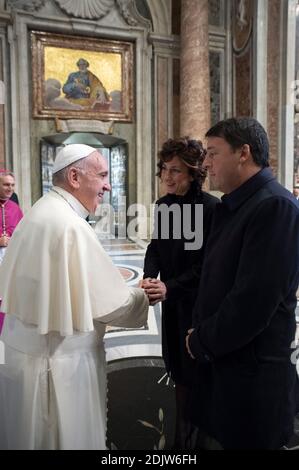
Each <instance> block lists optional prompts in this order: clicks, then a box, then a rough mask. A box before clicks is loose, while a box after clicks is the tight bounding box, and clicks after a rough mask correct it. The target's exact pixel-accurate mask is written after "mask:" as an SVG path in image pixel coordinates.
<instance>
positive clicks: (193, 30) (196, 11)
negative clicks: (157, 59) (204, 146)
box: [180, 0, 210, 140]
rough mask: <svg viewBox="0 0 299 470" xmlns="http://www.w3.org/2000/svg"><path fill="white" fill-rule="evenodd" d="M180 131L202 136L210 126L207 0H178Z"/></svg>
mask: <svg viewBox="0 0 299 470" xmlns="http://www.w3.org/2000/svg"><path fill="white" fill-rule="evenodd" d="M180 82H181V89H180V134H181V136H183V135H189V136H190V137H193V138H196V139H201V140H202V139H203V138H204V135H205V133H206V132H207V130H208V129H209V127H210V77H209V5H208V0H182V3H181V72H180Z"/></svg>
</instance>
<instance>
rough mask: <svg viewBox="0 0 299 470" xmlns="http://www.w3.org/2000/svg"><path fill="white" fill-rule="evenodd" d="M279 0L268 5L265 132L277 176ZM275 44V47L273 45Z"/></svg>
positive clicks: (271, 163)
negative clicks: (266, 132)
mask: <svg viewBox="0 0 299 470" xmlns="http://www.w3.org/2000/svg"><path fill="white" fill-rule="evenodd" d="M281 14H282V13H281V2H280V0H271V1H270V2H269V3H268V48H267V55H268V63H267V95H268V96H267V131H268V136H269V141H270V165H271V167H272V168H273V170H274V173H275V174H277V170H278V156H279V155H278V154H279V144H280V139H279V133H280V127H279V120H280V101H279V95H280V53H281V51H280V40H281V38H280V20H281ZM274 44H276V45H277V46H276V47H273V45H274Z"/></svg>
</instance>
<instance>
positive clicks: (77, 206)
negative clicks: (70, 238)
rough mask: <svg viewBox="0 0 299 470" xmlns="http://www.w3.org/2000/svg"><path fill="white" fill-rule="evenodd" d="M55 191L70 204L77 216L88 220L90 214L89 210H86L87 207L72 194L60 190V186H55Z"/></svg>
mask: <svg viewBox="0 0 299 470" xmlns="http://www.w3.org/2000/svg"><path fill="white" fill-rule="evenodd" d="M53 191H55V192H56V193H58V194H60V196H62V197H63V198H64V199H65V200H66V201H67V202H68V203H69V205H70V206H71V207H72V209H74V211H75V212H76V214H78V215H79V216H80V217H82V218H83V219H86V217H87V216H88V214H89V212H88V210H87V209H85V207H84V206H83V205H82V204H81V202H80V201H79V200H78V199H77V198H75V197H74V196H73V195H72V194H71V193H69V192H68V191H66V190H65V189H62V188H60V187H59V186H53Z"/></svg>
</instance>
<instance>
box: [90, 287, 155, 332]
mask: <svg viewBox="0 0 299 470" xmlns="http://www.w3.org/2000/svg"><path fill="white" fill-rule="evenodd" d="M148 306H149V302H148V298H147V296H146V295H145V293H144V290H143V289H139V288H137V287H131V288H130V294H129V297H128V299H127V301H126V302H125V303H124V305H122V306H121V307H119V308H118V309H116V310H114V311H113V312H111V313H108V314H107V315H102V316H101V317H100V318H94V321H99V322H101V323H106V324H108V325H111V326H122V327H125V328H140V327H141V326H143V325H145V323H146V321H147V314H148Z"/></svg>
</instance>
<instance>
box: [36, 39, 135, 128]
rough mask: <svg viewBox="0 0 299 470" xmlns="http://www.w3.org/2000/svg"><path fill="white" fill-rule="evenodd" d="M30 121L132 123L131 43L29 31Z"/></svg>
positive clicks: (132, 51)
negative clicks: (33, 118)
mask: <svg viewBox="0 0 299 470" xmlns="http://www.w3.org/2000/svg"><path fill="white" fill-rule="evenodd" d="M31 51H32V80H33V116H34V117H35V118H41V119H43V118H44V119H46V118H51V117H52V118H53V117H54V118H55V117H60V118H64V119H68V118H72V119H74V118H75V119H76V118H77V119H99V120H102V121H127V122H131V121H132V119H133V111H134V110H133V66H134V64H133V58H134V50H133V43H131V42H124V41H110V40H104V39H98V38H90V37H87V36H71V35H61V34H54V33H47V32H41V31H31Z"/></svg>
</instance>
